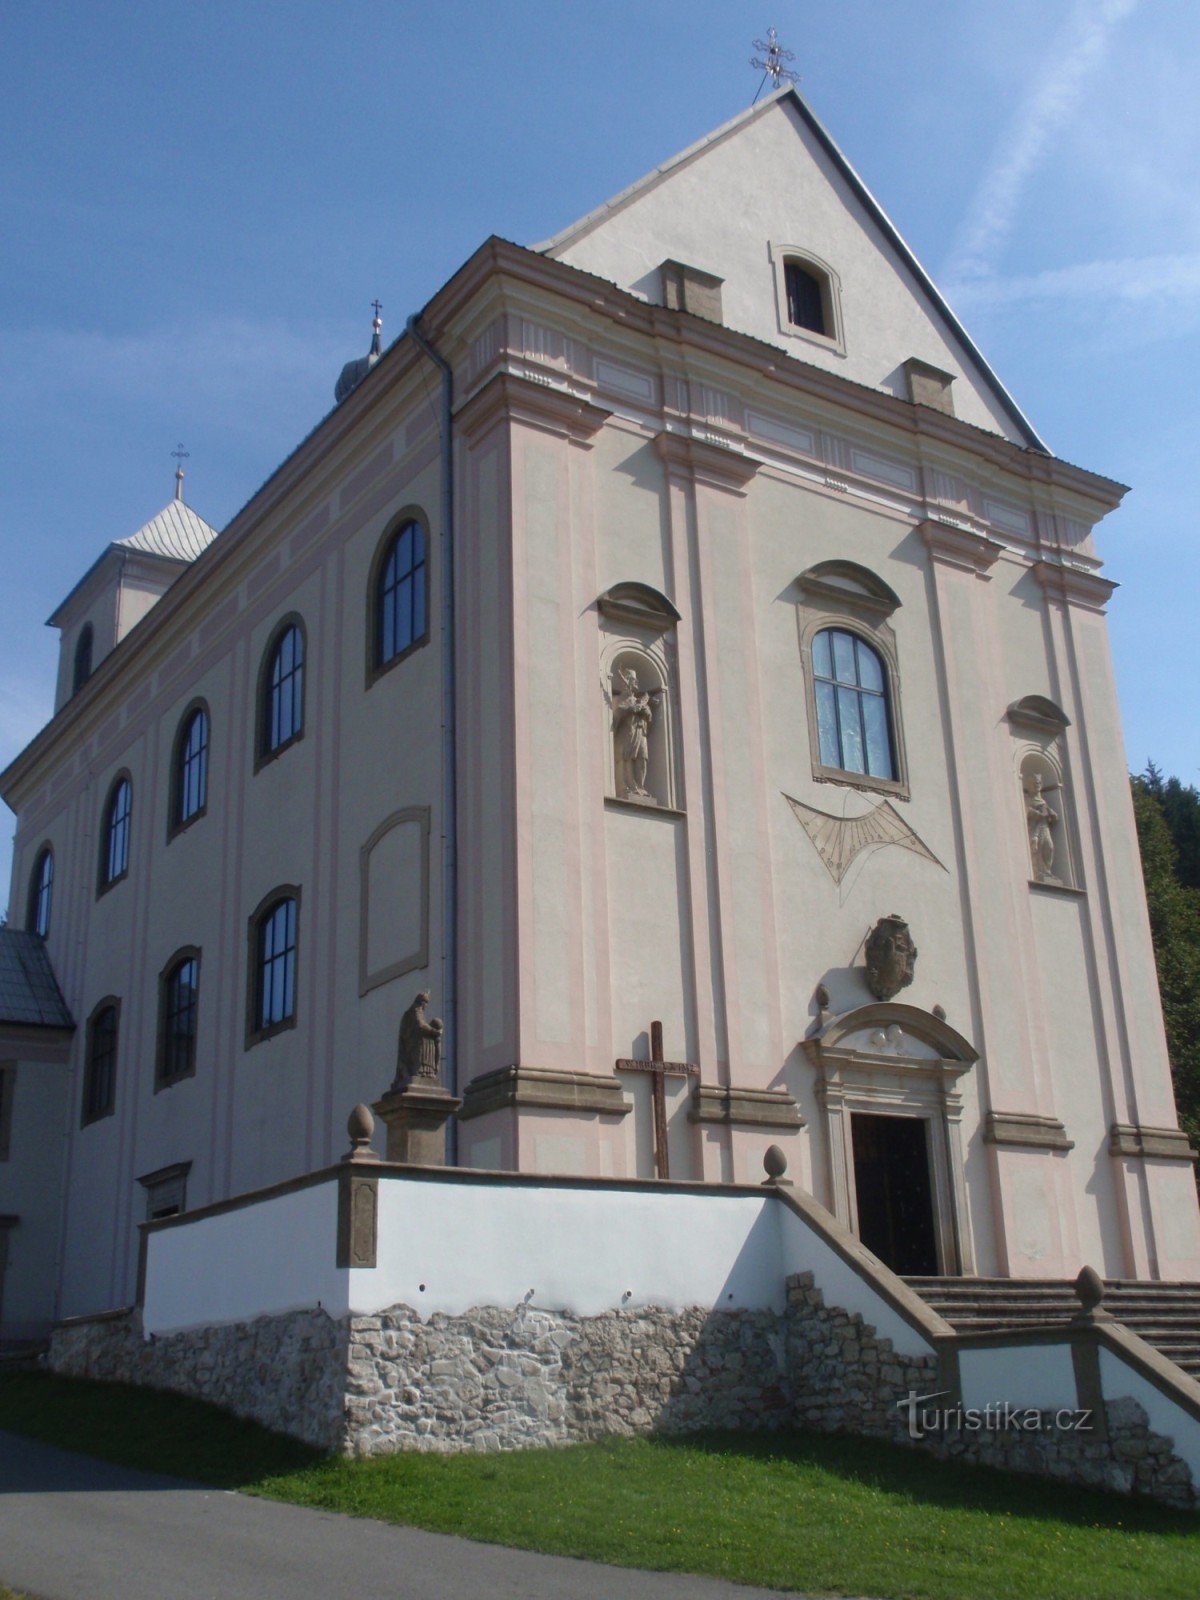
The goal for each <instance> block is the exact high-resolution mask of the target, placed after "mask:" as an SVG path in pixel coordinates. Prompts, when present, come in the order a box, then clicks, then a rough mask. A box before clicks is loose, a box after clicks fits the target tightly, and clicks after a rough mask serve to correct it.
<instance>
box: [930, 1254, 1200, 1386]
mask: <svg viewBox="0 0 1200 1600" xmlns="http://www.w3.org/2000/svg"><path fill="white" fill-rule="evenodd" d="M904 1281H905V1283H907V1284H908V1286H909V1288H910V1289H913V1290H914V1291H915V1292H916V1293H917V1294H919V1295H920V1296H921V1298H922V1300H924V1301H925V1302H926V1304H927V1305H929V1306H931V1307H932V1309H933V1310H934V1311H936V1312H938V1314H939V1315H940V1316H943V1317H945V1319H946V1321H947V1322H948V1323H949V1324H950V1326H951V1327H952V1328H953V1329H954V1330H955V1332H957V1333H1007V1332H1010V1331H1011V1330H1012V1329H1014V1328H1018V1327H1028V1326H1030V1325H1033V1326H1036V1327H1045V1326H1046V1324H1047V1323H1051V1324H1053V1323H1056V1322H1070V1320H1071V1318H1072V1317H1074V1316H1075V1315H1077V1313H1078V1312H1079V1309H1080V1303H1079V1300H1078V1298H1077V1297H1076V1294H1075V1286H1074V1284H1073V1283H1072V1282H1071V1281H1070V1280H1069V1279H1067V1278H905V1280H904ZM1103 1304H1104V1309H1105V1311H1111V1313H1112V1314H1113V1316H1114V1317H1115V1318H1116V1319H1117V1321H1118V1322H1120V1323H1123V1324H1124V1326H1125V1327H1127V1328H1128V1329H1129V1330H1130V1332H1131V1333H1136V1334H1137V1335H1138V1336H1139V1337H1140V1338H1142V1339H1144V1340H1145V1341H1146V1343H1147V1344H1149V1345H1153V1346H1154V1348H1155V1349H1156V1350H1158V1351H1160V1352H1161V1354H1162V1355H1164V1356H1166V1357H1167V1359H1168V1360H1169V1361H1173V1362H1174V1363H1175V1364H1176V1366H1178V1367H1182V1368H1183V1370H1184V1372H1186V1373H1187V1374H1188V1376H1189V1377H1192V1378H1195V1379H1196V1380H1197V1382H1200V1283H1154V1282H1148V1281H1144V1280H1136V1279H1132V1278H1110V1279H1107V1280H1106V1281H1105V1284H1104V1302H1103Z"/></svg>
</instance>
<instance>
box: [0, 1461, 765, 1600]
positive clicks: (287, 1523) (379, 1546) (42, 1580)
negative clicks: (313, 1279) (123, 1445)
mask: <svg viewBox="0 0 1200 1600" xmlns="http://www.w3.org/2000/svg"><path fill="white" fill-rule="evenodd" d="M0 1582H2V1583H7V1584H10V1585H11V1586H12V1587H13V1588H15V1589H18V1590H25V1591H27V1592H28V1593H29V1594H31V1595H37V1596H39V1597H40V1600H766V1597H767V1595H768V1592H769V1591H767V1590H765V1589H748V1588H745V1587H743V1586H742V1585H740V1584H734V1583H724V1582H722V1581H721V1580H719V1579H716V1578H693V1577H687V1576H684V1575H680V1574H676V1573H665V1572H635V1571H631V1570H629V1569H627V1568H624V1567H605V1566H600V1565H596V1564H593V1563H591V1562H587V1561H572V1560H570V1559H568V1558H567V1557H564V1556H543V1555H534V1554H531V1553H530V1552H528V1551H525V1550H506V1549H504V1548H502V1547H501V1546H499V1545H488V1544H475V1543H473V1542H472V1541H471V1540H469V1539H456V1538H452V1537H450V1536H449V1535H447V1534H441V1533H424V1532H422V1531H421V1530H419V1529H417V1528H396V1527H392V1526H390V1525H389V1524H387V1523H383V1522H368V1521H366V1520H363V1519H358V1518H353V1517H343V1516H339V1515H337V1514H335V1513H333V1512H328V1511H309V1510H306V1509H304V1508H303V1507H300V1506H288V1505H280V1504H278V1503H276V1502H275V1501H272V1500H255V1499H252V1498H250V1497H249V1496H247V1495H240V1494H232V1493H229V1492H226V1491H223V1490H220V1489H206V1488H203V1487H201V1486H197V1485H195V1484H190V1483H184V1482H182V1481H180V1480H179V1479H177V1478H164V1477H158V1476H154V1475H152V1474H149V1473H145V1472H132V1471H130V1470H128V1469H127V1468H125V1467H114V1466H110V1465H109V1464H107V1463H106V1462H102V1461H94V1460H92V1459H91V1458H90V1457H87V1456H78V1455H71V1454H68V1453H67V1452H66V1451H64V1450H54V1449H51V1447H50V1446H49V1445H44V1444H37V1443H35V1442H34V1441H33V1440H30V1439H22V1438H18V1437H17V1436H16V1435H15V1434H11V1433H0Z"/></svg>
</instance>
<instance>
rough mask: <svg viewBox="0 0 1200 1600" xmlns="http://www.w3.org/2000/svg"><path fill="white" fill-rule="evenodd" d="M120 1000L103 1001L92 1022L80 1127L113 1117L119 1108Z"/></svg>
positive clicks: (85, 1067) (88, 1031)
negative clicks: (118, 1038)
mask: <svg viewBox="0 0 1200 1600" xmlns="http://www.w3.org/2000/svg"><path fill="white" fill-rule="evenodd" d="M119 1017H120V1001H119V1000H111V999H110V1000H102V1001H101V1002H100V1004H99V1005H98V1006H97V1007H96V1009H95V1010H94V1011H93V1012H92V1015H91V1017H90V1018H89V1019H88V1025H87V1056H86V1058H85V1061H84V1068H83V1115H82V1117H81V1120H80V1126H81V1127H86V1126H87V1124H88V1123H89V1122H98V1121H99V1120H100V1118H101V1117H107V1116H111V1115H112V1112H113V1109H114V1107H115V1106H116V1090H117V1028H118V1022H119Z"/></svg>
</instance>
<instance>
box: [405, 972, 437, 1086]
mask: <svg viewBox="0 0 1200 1600" xmlns="http://www.w3.org/2000/svg"><path fill="white" fill-rule="evenodd" d="M428 1004H429V990H428V989H422V991H421V993H420V994H419V995H418V996H417V998H416V999H415V1000H414V1001H413V1003H412V1005H410V1006H409V1008H408V1010H407V1011H406V1012H405V1013H404V1015H403V1016H402V1017H401V1018H400V1048H399V1051H398V1052H397V1059H396V1078H395V1082H394V1083H393V1084H392V1089H393V1091H395V1090H398V1089H407V1088H408V1086H409V1084H411V1083H437V1082H439V1081H440V1079H441V1074H442V1034H443V1032H444V1031H445V1030H444V1025H443V1023H442V1019H441V1018H440V1017H431V1018H428V1017H426V1015H425V1007H426V1006H427V1005H428Z"/></svg>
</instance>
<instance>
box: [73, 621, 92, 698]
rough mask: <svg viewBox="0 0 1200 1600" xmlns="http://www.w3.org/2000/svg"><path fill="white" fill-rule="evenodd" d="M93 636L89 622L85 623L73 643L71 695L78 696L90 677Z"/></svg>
mask: <svg viewBox="0 0 1200 1600" xmlns="http://www.w3.org/2000/svg"><path fill="white" fill-rule="evenodd" d="M94 637H95V635H94V634H93V632H92V625H91V623H90V622H85V623H84V625H83V627H82V628H81V629H80V630H79V637H78V639H76V641H75V668H74V671H73V672H72V674H71V693H72V694H78V693H79V691H80V689H82V688H83V686H84V684H85V683H86V682H87V681H88V679H89V678H90V677H91V675H92V641H93V639H94Z"/></svg>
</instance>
